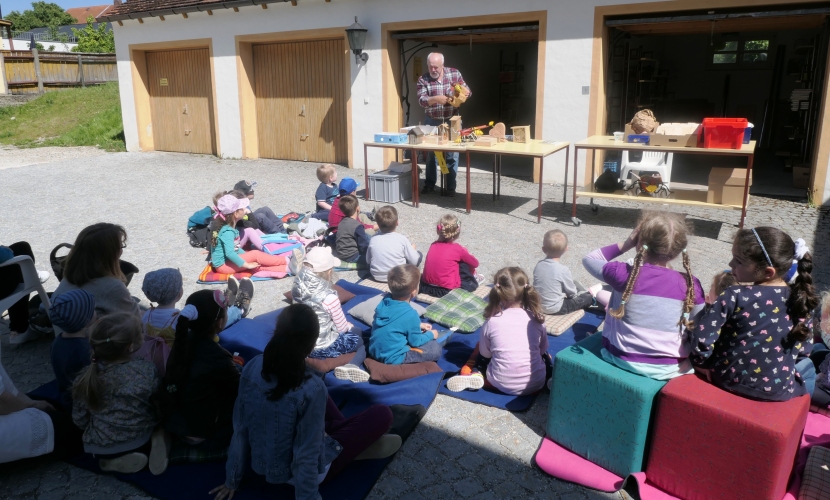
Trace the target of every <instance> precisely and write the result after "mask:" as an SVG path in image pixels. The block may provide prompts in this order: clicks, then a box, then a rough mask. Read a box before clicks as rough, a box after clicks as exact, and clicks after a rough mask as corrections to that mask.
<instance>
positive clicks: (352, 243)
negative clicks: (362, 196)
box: [334, 195, 369, 264]
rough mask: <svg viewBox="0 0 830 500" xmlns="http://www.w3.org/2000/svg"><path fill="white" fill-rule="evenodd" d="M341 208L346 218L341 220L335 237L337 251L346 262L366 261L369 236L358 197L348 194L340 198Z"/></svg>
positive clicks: (338, 255)
mask: <svg viewBox="0 0 830 500" xmlns="http://www.w3.org/2000/svg"><path fill="white" fill-rule="evenodd" d="M339 206H340V209H341V210H342V211H343V215H345V216H346V218H345V219H342V220H341V221H340V225H339V226H338V228H337V235H336V237H335V246H334V248H335V253H336V254H337V257H339V258H340V260H343V261H345V262H360V263H363V264H365V263H366V251H367V250H368V249H369V236H368V235H367V234H366V229H365V228H364V227H363V224H361V223H360V221H359V219H358V216H359V215H360V205H359V204H358V201H357V197H355V196H352V195H346V196H343V197H341V198H340V200H339Z"/></svg>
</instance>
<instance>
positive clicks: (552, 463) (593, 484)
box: [536, 436, 623, 491]
mask: <svg viewBox="0 0 830 500" xmlns="http://www.w3.org/2000/svg"><path fill="white" fill-rule="evenodd" d="M536 465H538V466H539V468H540V469H542V470H543V471H545V472H547V473H548V474H550V475H551V476H553V477H557V478H559V479H564V480H565V481H570V482H572V483H576V484H581V485H583V486H587V487H588V488H593V489H595V490H601V491H617V490H619V489H620V486H622V482H623V480H622V478H621V477H620V476H618V475H616V474H614V473H613V472H609V471H607V470H605V469H603V468H602V467H600V466H599V465H597V464H595V463H593V462H591V461H589V460H586V459H584V458H582V457H580V456H579V455H577V454H576V453H574V452H572V451H570V450H568V449H566V448H563V447H562V446H559V445H558V444H556V443H555V442H553V441H551V439H550V438H549V437H547V436H546V437H545V438H544V439H543V440H542V446H540V447H539V451H537V452H536Z"/></svg>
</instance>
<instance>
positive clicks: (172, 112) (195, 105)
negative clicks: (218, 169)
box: [147, 49, 216, 154]
mask: <svg viewBox="0 0 830 500" xmlns="http://www.w3.org/2000/svg"><path fill="white" fill-rule="evenodd" d="M147 78H148V80H149V82H148V83H149V85H148V87H149V90H150V108H151V110H150V112H151V114H152V120H153V122H152V127H153V143H154V146H155V149H156V151H178V152H181V153H202V154H216V134H215V131H214V130H213V113H214V110H213V93H212V90H211V78H210V55H209V54H208V49H191V50H170V51H164V52H148V53H147Z"/></svg>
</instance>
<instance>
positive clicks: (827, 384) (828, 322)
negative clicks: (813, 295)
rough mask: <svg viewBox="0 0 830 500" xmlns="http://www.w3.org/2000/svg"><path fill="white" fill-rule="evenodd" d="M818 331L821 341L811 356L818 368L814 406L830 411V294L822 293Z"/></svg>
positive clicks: (814, 347) (816, 344)
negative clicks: (829, 353)
mask: <svg viewBox="0 0 830 500" xmlns="http://www.w3.org/2000/svg"><path fill="white" fill-rule="evenodd" d="M818 330H819V336H820V338H821V340H820V341H817V342H816V343H815V345H814V346H813V352H812V355H811V356H810V357H811V359H812V360H813V363H814V366H816V365H817V366H818V375H816V385H815V388H814V389H813V404H814V405H816V406H818V407H820V408H824V409H830V356H828V350H827V346H828V345H830V292H821V306H820V321H819V322H818Z"/></svg>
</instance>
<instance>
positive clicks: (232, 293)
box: [225, 275, 239, 305]
mask: <svg viewBox="0 0 830 500" xmlns="http://www.w3.org/2000/svg"><path fill="white" fill-rule="evenodd" d="M237 293H239V281H237V280H236V278H234V277H233V275H231V276H228V287H227V288H225V302H226V303H227V304H228V305H234V304H236V294H237Z"/></svg>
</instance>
